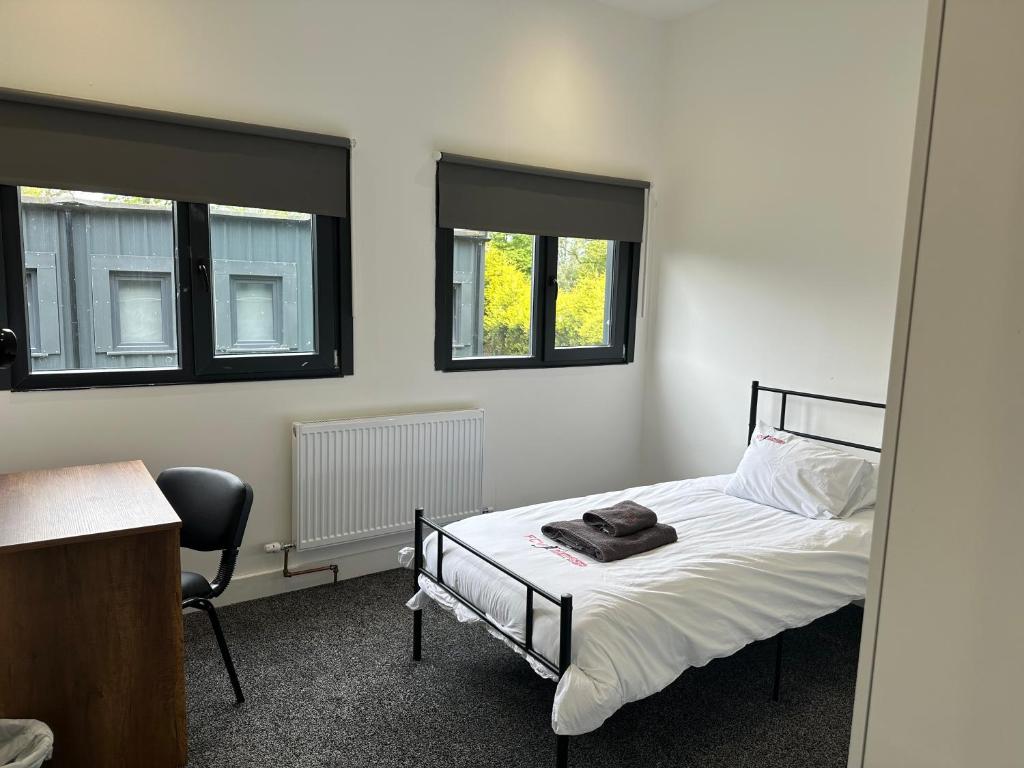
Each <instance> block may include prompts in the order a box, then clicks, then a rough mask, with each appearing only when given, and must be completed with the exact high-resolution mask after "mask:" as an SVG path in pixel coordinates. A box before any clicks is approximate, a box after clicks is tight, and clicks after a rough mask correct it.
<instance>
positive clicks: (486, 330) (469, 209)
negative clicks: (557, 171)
mask: <svg viewBox="0 0 1024 768" xmlns="http://www.w3.org/2000/svg"><path fill="white" fill-rule="evenodd" d="M447 157H448V156H444V157H442V160H441V162H440V163H439V164H438V196H439V200H438V203H439V205H438V230H437V284H436V285H437V287H436V292H437V311H436V318H437V328H436V330H435V338H436V344H435V365H436V367H437V369H438V370H446V371H455V370H471V369H484V368H520V367H521V368H535V367H544V366H563V365H598V364H607V363H627V362H630V361H631V360H632V357H633V351H632V346H633V337H634V333H635V330H634V325H635V314H636V289H637V282H638V273H639V244H638V241H639V239H640V236H641V230H642V226H640V227H637V226H636V221H635V220H632V219H631V220H630V221H628V222H626V223H622V222H619V223H618V224H615V221H614V220H615V218H616V216H615V211H614V210H612V211H611V213H610V214H609V209H608V207H607V206H606V205H602V204H601V203H602V201H601V200H594V201H591V202H590V203H588V202H587V194H585V193H586V192H587V191H588V190H587V189H583V190H582V191H581V190H580V189H579V188H577V187H572V188H562V187H561V186H559V184H560V182H561V181H562V179H555V180H554V181H557V182H558V183H556V184H555V187H554V188H551V187H550V186H549V182H552V177H550V176H548V175H547V174H548V173H549V172H547V171H543V172H541V171H540V170H539V169H523V168H522V167H520V166H515V167H510V166H507V165H504V164H498V165H497V167H494V164H490V163H487V161H477V160H474V159H472V158H455V159H454V160H452V161H450V167H447V168H446V166H445V160H446V158H447ZM481 163H483V165H480V164H481ZM467 168H469V169H470V171H469V172H468V173H467V171H466V169H467ZM453 169H455V170H453ZM446 173H447V174H448V175H447V176H446V175H445V174H446ZM474 174H476V175H474ZM537 178H540V179H541V180H540V181H537ZM577 181H578V179H575V178H574V179H571V180H570V186H571V185H572V184H575V183H576V182H577ZM533 183H536V184H538V185H540V186H541V187H544V188H545V189H544V193H543V194H542V195H539V196H538V197H537V199H536V200H530V199H528V198H527V197H524V196H522V195H520V194H519V193H520V192H521V191H522V190H523V189H525V188H527V187H529V185H530V184H533ZM595 183H600V184H604V183H605V182H603V181H602V182H595V181H594V180H593V178H592V177H588V178H587V180H586V184H595ZM503 184H507V185H508V189H507V190H505V192H506V194H501V195H493V191H494V190H495V189H500V188H501V187H502V185H503ZM602 189H603V188H602ZM630 189H632V190H633V191H634V192H635V191H636V188H634V187H631V188H630ZM591 191H592V190H591ZM639 191H640V193H641V194H640V196H639V203H640V208H639V212H640V219H639V221H640V224H641V225H642V205H643V194H642V189H640V190H639ZM555 194H558V195H564V197H565V199H567V200H569V201H570V202H571V204H572V205H571V206H570V208H569V209H566V210H564V211H562V212H561V213H559V212H558V211H557V209H558V207H559V204H558V203H557V202H555V200H556V198H553V197H552V195H555ZM601 194H604V192H603V191H602V192H601ZM492 195H493V197H492V199H491V200H490V203H488V204H487V205H483V206H481V204H480V201H481V200H484V201H485V203H486V202H487V200H488V197H489V196H492ZM637 199H638V198H637V196H636V195H635V194H633V195H632V197H631V199H630V202H629V203H628V205H627V207H630V206H631V210H632V209H635V208H636V204H637ZM580 200H583V201H584V202H583V204H582V208H581V207H580V206H579V205H578V203H579V201H580ZM591 206H593V208H594V210H595V211H596V212H598V213H600V215H599V216H597V219H598V220H597V221H596V222H595V221H593V220H590V219H588V217H592V216H593V215H596V214H594V213H593V212H591V211H590V207H591ZM635 212H636V211H635V210H634V211H633V213H634V214H635ZM606 214H607V215H606ZM552 217H554V218H552ZM562 218H564V219H565V221H564V222H562V223H564V226H565V227H566V228H573V229H576V230H578V231H580V232H583V233H584V234H590V233H591V232H593V233H594V234H598V233H600V234H604V233H605V232H606V231H607V233H608V234H615V233H620V234H621V235H622V236H623V237H624V238H625V237H628V238H632V239H630V240H626V239H609V238H603V237H586V236H569V235H565V236H559V235H556V234H545V235H536V234H529V230H528V229H524V230H516V229H505V230H498V229H470V228H467V227H468V225H469V224H471V223H476V222H480V223H484V222H492V221H493V222H499V221H508V222H518V223H523V224H528V225H530V228H531V229H532V228H534V226H536V228H537V229H541V227H543V228H544V229H547V230H548V231H551V232H557V231H558V230H559V229H560V228H561V226H562V224H560V223H559V222H561V220H562ZM605 219H608V220H611V222H612V224H611V225H610V226H606V224H607V222H606V221H605ZM460 223H462V224H463V225H464V226H460V225H459V224H460Z"/></svg>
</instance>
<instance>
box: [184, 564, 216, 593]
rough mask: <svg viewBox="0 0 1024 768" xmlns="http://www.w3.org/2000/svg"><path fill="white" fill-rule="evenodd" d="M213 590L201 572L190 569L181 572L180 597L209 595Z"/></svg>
mask: <svg viewBox="0 0 1024 768" xmlns="http://www.w3.org/2000/svg"><path fill="white" fill-rule="evenodd" d="M212 591H213V587H211V586H210V582H208V581H207V580H206V577H205V576H203V574H201V573H194V572H192V571H182V572H181V599H182V600H188V599H189V598H192V597H209V596H210V593H211V592H212Z"/></svg>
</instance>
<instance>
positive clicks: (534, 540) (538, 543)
mask: <svg viewBox="0 0 1024 768" xmlns="http://www.w3.org/2000/svg"><path fill="white" fill-rule="evenodd" d="M525 538H526V540H527V541H528V542H530V544H531V545H532V546H534V547H535V548H536V549H546V550H547V551H548V552H550V553H551V554H553V555H558V557H560V558H562V559H563V560H567V561H568V562H570V563H572V564H573V565H575V566H576V567H577V568H586V567H587V564H586V563H585V562H583V561H582V560H580V559H579V558H578V557H576V556H575V555H572V554H570V553H569V552H566V551H565V550H564V549H562V548H561V547H558V546H555V545H554V544H548V543H547V542H545V541H544V539H542V538H541V537H540V536H537V535H536V534H533V533H528V534H526V536H525Z"/></svg>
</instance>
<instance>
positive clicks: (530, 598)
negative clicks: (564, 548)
mask: <svg viewBox="0 0 1024 768" xmlns="http://www.w3.org/2000/svg"><path fill="white" fill-rule="evenodd" d="M424 527H426V528H430V529H432V530H433V531H434V532H435V533H436V534H437V566H436V568H435V571H436V572H435V573H430V572H429V571H427V569H426V568H425V567H424V565H423V529H424ZM446 539H447V540H448V541H450V542H451V543H452V544H454V545H456V546H458V547H460V548H461V549H463V550H465V551H466V552H469V553H470V554H472V555H474V556H476V557H478V558H480V559H481V560H483V561H484V562H485V563H487V564H488V565H490V566H492V567H493V568H496V569H497V570H498V571H500V572H501V573H503V574H505V575H506V576H508V577H509V578H511V579H514V580H515V581H517V582H518V583H520V584H522V585H523V586H524V587H526V606H525V611H526V636H525V641H523V640H519V638H517V637H514V636H513V635H511V634H510V633H509V632H507V631H506V630H505V629H503V628H502V627H500V626H499V625H498V624H497V622H495V621H494V620H493V619H491V618H490V617H489V616H488V615H487V613H486V611H484V610H483V609H481V608H480V607H479V606H477V605H474V604H473V602H472V601H470V600H469V599H468V598H466V597H465V596H463V595H461V594H459V593H458V592H457V591H456V590H455V589H454V588H453V587H452V586H451V585H449V584H446V583H445V581H444V542H445V540H446ZM413 547H414V553H413V589H414V590H415V591H417V592H418V591H419V588H420V584H419V579H420V576H423V577H425V578H426V579H428V580H429V581H431V582H433V583H434V584H436V585H437V586H438V587H440V588H441V589H443V590H444V591H445V592H446V593H447V594H449V595H451V596H452V597H453V598H454V599H455V600H458V601H459V602H460V603H461V604H462V605H464V606H465V607H466V608H468V609H469V610H470V611H472V612H473V614H474V615H475V616H476V617H477V618H479V619H480V620H481V621H484V622H486V623H487V625H488V626H489V627H491V628H492V629H493V630H495V631H496V632H498V633H499V634H501V636H502V637H504V638H505V639H507V640H508V641H509V642H510V643H512V644H513V645H514V646H515V647H517V648H519V649H520V650H521V651H522V652H523V653H524V654H526V655H527V656H529V657H530V658H531V659H534V660H536V661H537V662H539V663H540V664H542V665H543V666H544V667H545V668H546V669H548V670H550V671H551V672H553V673H554V674H556V675H558V676H559V677H561V676H562V675H564V674H565V672H566V670H567V669H569V664H570V662H571V657H572V595H568V594H565V595H562V596H561V597H555V596H554V595H553V594H551V593H550V592H548V591H547V590H545V589H544V588H542V587H539V586H537V585H536V584H534V583H533V582H531V581H528V580H527V579H524V578H523V577H522V576H520V575H519V574H518V573H515V572H514V571H511V570H509V569H508V568H506V567H505V566H503V565H502V564H501V563H499V562H497V561H496V560H494V559H492V558H490V557H488V556H487V555H485V554H484V553H483V552H480V551H479V550H477V549H476V548H475V547H473V546H471V545H469V544H467V543H466V542H464V541H462V540H461V539H459V538H458V537H457V536H453V535H452V534H451V533H449V532H447V531H445V530H444V528H442V527H441V526H440V525H438V524H436V523H433V522H431V521H430V520H427V519H426V518H425V517H424V516H423V509H422V508H417V509H416V517H415V529H414V544H413ZM414 594H415V593H414ZM535 596H539V597H540V598H542V599H544V600H547V601H548V602H550V603H552V604H553V605H556V606H558V609H559V622H558V626H559V633H558V635H559V643H558V663H557V664H556V663H555V662H553V661H551V660H550V659H548V658H547V657H546V656H544V654H542V653H540V652H539V651H538V650H537V649H536V648H534V645H533V603H534V598H535ZM422 655H423V611H422V610H420V609H416V610H415V611H414V612H413V624H412V658H413V661H419V660H420V659H421V658H422ZM555 754H556V757H555V765H556V768H567V766H568V764H569V737H568V736H557V737H556V753H555Z"/></svg>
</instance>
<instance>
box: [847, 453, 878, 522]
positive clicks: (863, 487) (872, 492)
mask: <svg viewBox="0 0 1024 768" xmlns="http://www.w3.org/2000/svg"><path fill="white" fill-rule="evenodd" d="M867 462H868V465H869V466H870V467H871V469H870V470H869V471H868V473H867V475H865V477H864V480H863V481H862V482H861V484H860V488H858V489H857V491H856V492H854V494H853V497H852V498H851V499H850V503H849V504H847V505H846V509H844V510H843V514H841V515H840V517H849V516H850V515H852V514H853V513H854V512H863V511H864V510H865V509H872V508H873V507H874V506H875V502H876V501H877V499H878V464H876V463H875V462H874V461H872V460H871V459H868V460H867Z"/></svg>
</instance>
